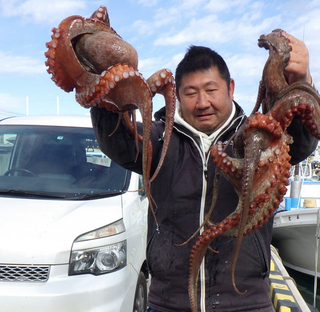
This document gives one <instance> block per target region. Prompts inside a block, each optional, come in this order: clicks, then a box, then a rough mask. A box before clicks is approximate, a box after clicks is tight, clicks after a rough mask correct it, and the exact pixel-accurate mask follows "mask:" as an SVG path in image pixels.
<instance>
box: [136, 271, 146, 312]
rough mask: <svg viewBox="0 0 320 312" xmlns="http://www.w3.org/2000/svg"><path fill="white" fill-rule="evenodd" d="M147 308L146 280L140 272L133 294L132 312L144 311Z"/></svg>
mask: <svg viewBox="0 0 320 312" xmlns="http://www.w3.org/2000/svg"><path fill="white" fill-rule="evenodd" d="M146 309H147V280H146V277H145V275H144V274H143V273H142V272H140V274H139V277H138V282H137V287H136V293H135V295H134V303H133V312H145V311H146Z"/></svg>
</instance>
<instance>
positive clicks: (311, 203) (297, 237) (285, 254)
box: [272, 144, 320, 276]
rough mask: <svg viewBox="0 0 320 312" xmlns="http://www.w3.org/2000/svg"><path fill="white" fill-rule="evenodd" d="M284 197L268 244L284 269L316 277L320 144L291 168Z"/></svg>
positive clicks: (318, 271) (319, 235)
mask: <svg viewBox="0 0 320 312" xmlns="http://www.w3.org/2000/svg"><path fill="white" fill-rule="evenodd" d="M287 194H289V195H287V197H285V200H284V202H283V203H282V205H281V206H280V208H279V209H278V210H277V211H276V214H275V216H274V224H273V236H272V244H273V245H274V246H275V247H276V248H277V249H278V250H279V254H280V256H281V259H282V261H283V263H284V265H285V266H286V267H288V268H290V269H294V270H296V271H299V272H301V273H305V274H309V275H313V276H320V265H319V264H318V258H319V257H320V254H319V250H320V247H319V240H320V144H319V145H318V148H317V149H316V150H315V152H314V153H313V155H312V156H310V157H309V158H308V159H307V160H305V161H303V162H301V163H300V164H298V165H296V166H295V167H294V168H293V177H292V179H291V183H290V186H289V187H288V191H287Z"/></svg>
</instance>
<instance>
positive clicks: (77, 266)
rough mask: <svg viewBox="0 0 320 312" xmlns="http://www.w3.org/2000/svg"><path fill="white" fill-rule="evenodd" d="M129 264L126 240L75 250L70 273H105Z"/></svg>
mask: <svg viewBox="0 0 320 312" xmlns="http://www.w3.org/2000/svg"><path fill="white" fill-rule="evenodd" d="M126 265H127V244H126V241H125V240H124V241H122V242H119V243H115V244H111V245H106V246H103V247H98V248H90V249H83V250H74V251H72V253H71V257H70V265H69V275H76V274H94V275H99V274H104V273H109V272H114V271H116V270H120V269H121V268H123V267H125V266H126Z"/></svg>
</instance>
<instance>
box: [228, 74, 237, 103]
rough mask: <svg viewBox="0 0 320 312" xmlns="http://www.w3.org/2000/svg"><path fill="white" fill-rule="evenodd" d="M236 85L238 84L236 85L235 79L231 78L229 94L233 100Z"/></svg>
mask: <svg viewBox="0 0 320 312" xmlns="http://www.w3.org/2000/svg"><path fill="white" fill-rule="evenodd" d="M235 84H236V83H235V81H234V79H232V78H230V83H229V94H230V97H231V98H232V99H233V94H234V88H235Z"/></svg>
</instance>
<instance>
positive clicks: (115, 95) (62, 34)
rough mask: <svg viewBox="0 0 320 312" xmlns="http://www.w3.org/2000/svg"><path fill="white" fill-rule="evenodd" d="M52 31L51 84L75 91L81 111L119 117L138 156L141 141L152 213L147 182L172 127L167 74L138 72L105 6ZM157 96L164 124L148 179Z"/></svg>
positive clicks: (172, 93)
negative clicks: (104, 111) (137, 114)
mask: <svg viewBox="0 0 320 312" xmlns="http://www.w3.org/2000/svg"><path fill="white" fill-rule="evenodd" d="M52 33H53V34H52V36H51V41H50V42H48V43H47V44H46V46H47V48H48V50H47V51H46V52H45V56H46V58H47V60H46V62H45V64H46V66H47V72H48V73H49V74H51V76H52V77H51V78H52V80H53V81H54V82H55V83H56V85H57V86H59V87H60V88H61V89H62V90H64V91H66V92H71V91H75V93H76V95H75V98H76V100H77V102H79V104H80V105H82V106H83V107H84V108H90V107H94V106H99V107H101V108H106V109H107V110H110V111H112V112H115V113H118V114H119V116H120V117H119V118H120V119H119V120H121V121H122V123H124V124H125V126H126V128H127V129H128V131H129V132H130V134H131V135H132V136H133V137H134V139H135V141H136V146H137V154H138V153H139V147H138V143H139V142H142V161H143V164H142V166H143V176H144V182H145V188H146V191H147V195H148V198H149V201H150V205H151V209H152V204H151V203H152V202H153V199H152V196H151V194H150V182H151V181H152V180H154V179H155V178H156V176H157V174H158V172H159V170H160V169H161V166H162V163H163V161H164V158H165V155H166V152H167V149H168V145H169V141H170V137H171V133H172V128H173V115H174V107H175V87H174V78H173V75H172V73H171V72H170V71H169V70H166V69H162V70H160V71H158V72H156V73H155V74H154V75H151V77H150V78H149V79H147V80H146V79H145V78H144V77H143V75H142V73H140V72H139V70H138V54H137V52H136V50H135V49H134V47H132V46H131V45H130V44H129V43H128V42H126V41H124V40H123V39H122V38H121V37H120V36H119V35H118V34H117V32H116V31H115V30H114V29H113V28H111V26H110V19H109V15H108V11H107V8H106V7H105V6H100V7H99V8H98V9H97V10H96V11H95V12H94V13H93V14H92V15H91V17H90V18H84V17H82V16H78V15H73V16H69V17H67V18H65V19H64V20H63V21H61V23H60V24H59V26H58V27H56V28H53V29H52ZM156 93H159V94H162V95H163V96H164V99H165V105H166V110H167V115H166V116H167V122H166V126H165V136H164V142H163V148H162V152H161V156H160V159H159V164H158V166H157V167H156V169H155V170H154V173H153V175H152V178H151V179H150V176H151V163H152V145H151V141H150V134H151V122H152V99H153V96H154V95H155V94H156ZM136 109H139V110H140V112H141V116H142V121H143V133H142V134H141V135H140V134H138V131H137V126H136V122H135V118H134V117H133V116H134V115H135V114H134V111H135V110H136ZM128 112H130V113H128ZM130 116H132V117H130ZM116 130H117V129H115V130H114V131H116ZM114 131H113V132H114ZM153 213H154V212H153ZM154 216H155V214H154Z"/></svg>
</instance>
